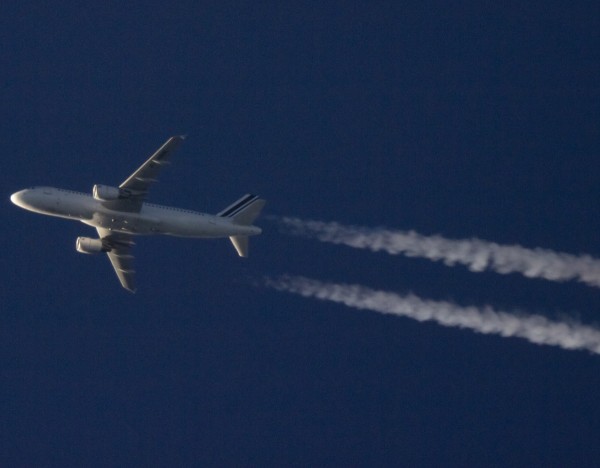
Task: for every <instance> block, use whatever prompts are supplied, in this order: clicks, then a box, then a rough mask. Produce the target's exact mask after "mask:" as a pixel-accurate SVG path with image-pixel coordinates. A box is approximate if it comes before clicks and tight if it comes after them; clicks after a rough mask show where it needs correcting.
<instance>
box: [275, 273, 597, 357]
mask: <svg viewBox="0 0 600 468" xmlns="http://www.w3.org/2000/svg"><path fill="white" fill-rule="evenodd" d="M265 285H266V286H268V287H271V288H274V289H276V290H279V291H287V292H290V293H294V294H299V295H301V296H304V297H312V298H315V299H320V300H323V301H332V302H337V303H341V304H345V305H347V306H348V307H353V308H355V309H365V310H371V311H374V312H380V313H382V314H392V315H399V316H402V317H409V318H412V319H415V320H418V321H419V322H425V321H434V322H437V323H439V324H440V325H443V326H445V327H459V328H468V329H470V330H473V331H475V332H477V333H484V334H494V335H500V336H503V337H519V338H525V339H526V340H528V341H530V342H531V343H535V344H538V345H551V346H558V347H560V348H563V349H569V350H576V349H580V350H587V351H590V352H592V353H595V354H600V329H598V328H594V327H591V326H586V325H582V324H580V323H578V322H575V321H572V322H553V321H551V320H548V319H547V318H546V317H543V316H541V315H516V314H513V313H509V312H504V311H499V310H495V309H494V308H492V307H491V306H483V307H475V306H469V307H462V306H459V305H456V304H454V303H451V302H444V301H432V300H426V299H421V298H419V297H417V296H415V295H414V294H408V295H406V296H401V295H399V294H394V293H390V292H385V291H376V290H373V289H369V288H366V287H364V286H360V285H349V284H339V283H323V282H321V281H318V280H313V279H310V278H305V277H301V276H284V277H280V278H266V279H265Z"/></svg>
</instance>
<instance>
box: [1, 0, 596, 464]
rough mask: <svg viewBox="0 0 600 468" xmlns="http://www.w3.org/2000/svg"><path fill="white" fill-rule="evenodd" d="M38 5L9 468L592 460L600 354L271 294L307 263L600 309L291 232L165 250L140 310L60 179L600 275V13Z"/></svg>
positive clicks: (13, 40)
mask: <svg viewBox="0 0 600 468" xmlns="http://www.w3.org/2000/svg"><path fill="white" fill-rule="evenodd" d="M68 3H69V2H62V3H61V6H60V7H57V5H56V4H55V3H53V2H25V3H24V4H13V5H12V6H5V7H4V9H3V15H2V19H1V20H0V21H1V27H0V44H2V53H1V54H0V66H1V69H2V73H1V75H0V76H1V77H2V91H1V97H2V115H3V119H2V122H3V123H2V126H0V132H1V136H2V141H3V144H4V163H3V169H2V171H0V184H1V185H0V186H1V187H2V189H3V193H4V203H2V204H1V205H0V209H1V210H2V219H3V220H4V226H5V228H4V229H3V230H2V231H1V234H0V235H1V239H0V240H1V241H2V245H3V249H2V258H3V268H2V278H1V279H2V287H1V289H0V291H1V294H0V298H1V304H2V307H1V310H2V313H1V314H0V333H1V335H0V343H1V344H0V352H1V354H0V366H1V374H0V375H1V379H2V380H1V382H0V414H1V415H2V416H1V417H0V462H1V463H2V464H9V463H10V464H12V465H32V464H34V465H54V466H65V465H69V464H70V465H80V466H81V465H90V464H102V465H107V464H108V465H113V464H114V465H124V464H125V465H131V464H142V465H148V464H150V465H154V464H158V465H164V466H173V465H189V464H199V465H221V466H222V465H238V466H239V465H259V466H260V465H271V466H281V465H289V464H297V465H316V466H323V465H337V466H348V465H355V466H357V465H358V466H365V465H369V466H385V465H390V466H391V465H403V466H440V465H446V466H448V465H450V466H452V465H454V466H485V465H512V466H533V465H536V466H566V465H569V466H591V465H594V464H596V463H597V460H598V459H599V457H600V449H599V448H598V440H599V438H600V424H599V423H598V421H600V405H599V404H598V394H599V392H600V377H599V376H600V373H599V365H600V358H598V357H597V356H593V355H590V354H589V353H586V352H570V351H564V350H561V349H559V348H554V347H547V346H535V345H532V344H530V343H528V342H526V341H524V340H520V339H505V338H499V337H495V336H483V335H478V334H475V333H472V332H470V331H463V330H458V329H454V328H443V327H440V326H438V325H435V324H432V323H426V324H420V323H417V322H414V321H411V320H409V319H404V318H397V317H389V316H382V315H378V314H376V313H373V312H367V311H355V310H352V309H348V308H346V307H344V306H341V305H335V304H330V303H323V302H316V301H313V300H310V299H303V298H300V297H296V296H293V295H288V294H284V293H279V292H274V291H271V290H267V289H263V288H256V287H253V286H252V285H251V284H252V282H253V281H254V280H256V279H257V278H261V277H262V276H263V275H271V276H275V275H278V274H284V273H289V274H294V275H306V276H309V277H313V278H318V279H320V280H323V281H337V282H347V283H359V284H363V285H365V286H368V287H372V288H376V289H383V290H388V291H394V292H398V293H406V292H409V291H412V292H414V293H415V294H418V295H419V296H420V297H424V298H430V299H435V300H453V301H456V302H457V303H460V304H463V305H469V304H474V305H483V304H493V305H494V306H497V307H499V308H503V309H507V310H521V311H528V312H535V313H539V314H542V315H545V316H547V317H549V318H557V317H562V318H564V317H574V318H578V319H579V320H581V321H582V322H584V323H587V324H593V323H598V322H599V321H598V315H597V314H598V305H599V303H600V301H599V297H600V296H599V295H600V291H598V290H597V289H593V288H590V287H586V286H584V285H581V284H577V283H564V284H559V283H550V282H546V281H543V280H533V279H525V278H523V277H522V276H519V275H506V276H502V275H497V274H494V273H481V274H475V273H471V272H469V271H468V270H467V269H466V268H463V267H455V268H448V267H446V266H444V265H443V264H439V263H430V262H428V261H426V260H421V259H409V258H404V257H392V256H388V255H385V254H382V253H377V254H376V253H369V252H366V251H357V250H352V249H349V248H347V247H342V246H332V245H325V244H321V243H318V242H316V241H311V240H305V239H300V238H295V237H290V236H287V235H284V234H282V233H280V232H279V230H278V228H277V226H276V225H275V224H274V223H272V222H269V221H268V220H263V221H262V222H260V223H259V224H261V225H262V227H263V228H264V233H263V235H262V236H260V237H259V238H256V239H253V241H252V245H251V257H250V258H249V259H246V260H244V259H240V258H238V257H237V256H236V255H235V252H234V250H233V248H232V247H231V245H230V244H229V242H228V241H225V240H218V241H194V240H180V239H172V238H142V239H139V242H138V245H136V261H137V270H138V274H137V280H138V287H139V288H138V293H137V294H136V295H130V294H128V293H127V292H125V291H124V290H122V289H121V288H120V286H119V283H118V281H117V279H116V277H115V276H114V273H113V272H112V269H111V266H110V264H109V262H108V260H107V259H105V258H102V257H97V258H94V257H89V256H83V255H79V254H77V253H76V251H75V239H76V237H77V236H80V235H93V234H94V232H93V230H92V229H91V228H89V227H88V226H85V225H83V224H78V223H74V222H67V221H64V220H60V219H56V218H48V217H42V216H37V215H34V214H32V213H28V212H25V211H22V210H19V209H18V208H16V207H15V206H13V205H12V204H11V203H10V201H9V196H10V194H11V193H12V192H15V191H17V190H20V189H22V188H25V187H28V186H32V185H53V186H58V187H64V188H72V189H75V190H81V191H88V190H90V191H91V188H92V186H93V184H95V183H105V184H113V185H116V184H118V183H120V182H122V181H123V180H124V179H125V178H126V177H127V176H128V175H129V174H130V173H131V172H132V171H133V170H134V169H136V168H137V167H138V166H139V165H140V164H141V162H143V161H144V159H145V158H146V157H148V156H149V155H150V154H151V153H152V152H153V151H154V150H155V149H156V148H157V147H158V146H159V145H160V144H162V143H163V142H164V141H165V140H166V138H167V137H168V136H170V135H173V134H179V133H187V134H188V135H189V138H188V139H187V140H186V142H185V143H184V144H183V145H182V147H181V148H180V150H179V152H178V153H177V154H176V155H175V158H174V161H173V162H174V163H173V165H172V166H170V167H169V168H168V170H166V171H165V172H164V173H163V174H162V177H161V181H160V183H158V184H157V185H156V186H155V187H154V188H153V191H152V193H151V195H150V200H151V201H153V202H156V203H164V204H170V205H177V206H182V207H186V208H192V209H197V210H200V211H207V212H217V211H219V210H220V209H222V208H223V207H225V206H226V205H228V204H229V203H230V202H232V201H233V200H235V199H236V198H237V197H239V196H240V195H242V194H243V193H246V192H255V193H259V194H261V195H262V196H264V197H265V198H267V199H268V205H267V208H266V212H267V213H268V214H273V215H294V216H299V217H302V218H314V219H323V220H336V221H339V222H342V223H347V224H357V225H363V226H387V227H390V228H395V229H402V230H409V229H414V230H416V231H417V232H420V233H422V234H426V235H429V234H435V233H439V234H442V235H444V236H445V237H449V238H468V237H479V238H482V239H487V240H490V241H495V242H498V243H501V244H521V245H524V246H526V247H543V248H546V249H552V250H555V251H565V252H570V253H573V254H579V253H587V254H590V255H593V256H595V257H600V247H599V246H598V245H599V243H598V240H599V239H600V225H599V223H598V218H599V215H600V210H599V208H598V206H599V204H598V200H599V199H600V186H599V182H598V181H599V172H600V163H599V162H598V154H599V150H600V133H599V118H598V116H599V104H600V102H599V99H600V91H599V87H598V82H599V71H600V70H599V67H600V65H599V63H600V61H599V58H600V57H599V52H598V50H599V49H598V43H599V39H600V38H599V37H598V36H599V33H598V31H599V30H600V9H599V7H598V4H597V2H592V1H589V2H587V1H583V2H576V5H572V4H570V3H569V2H545V3H544V4H543V5H542V4H540V5H539V6H535V5H528V4H522V3H521V2H515V3H513V4H512V5H509V6H481V5H480V4H478V3H471V2H458V3H456V2H455V3H453V4H452V5H450V4H448V3H447V2H415V4H413V5H406V4H403V5H400V2H370V3H369V2H367V3H363V2H360V3H347V2H318V3H317V2H299V3H297V4H296V5H290V4H289V3H286V2H284V4H280V2H274V3H263V2H260V3H259V4H258V5H257V4H255V3H254V2H212V3H208V4H206V5H202V4H200V3H199V2H189V3H188V4H185V3H184V2H179V3H177V4H176V5H174V6H173V5H167V4H166V3H164V2H141V3H139V4H138V5H135V6H132V5H128V6H124V5H123V4H122V3H117V2H113V3H112V4H111V3H108V2H101V3H100V4H98V3H87V4H86V3H81V2H73V3H72V4H70V5H69V4H68Z"/></svg>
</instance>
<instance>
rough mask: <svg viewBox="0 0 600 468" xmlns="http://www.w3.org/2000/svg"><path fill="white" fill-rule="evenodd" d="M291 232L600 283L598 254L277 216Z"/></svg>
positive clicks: (477, 268) (474, 267)
mask: <svg viewBox="0 0 600 468" xmlns="http://www.w3.org/2000/svg"><path fill="white" fill-rule="evenodd" d="M279 221H280V223H281V224H282V225H283V226H285V227H286V228H287V229H288V230H289V232H290V233H292V234H295V235H298V236H303V237H308V238H313V239H318V240H320V241H322V242H329V243H332V244H343V245H347V246H350V247H354V248H357V249H369V250H372V251H374V252H377V251H380V250H383V251H385V252H387V253H389V254H392V255H405V256H407V257H421V258H427V259H429V260H432V261H442V262H444V264H446V265H448V266H453V265H456V264H461V265H465V266H466V267H467V268H469V270H471V271H473V272H481V271H485V270H491V271H494V272H496V273H500V274H508V273H520V274H522V275H523V276H526V277H528V278H543V279H546V280H550V281H568V280H576V281H579V282H581V283H585V284H587V285H588V286H594V287H597V288H598V287H600V259H597V258H593V257H591V256H589V255H580V256H578V255H572V254H568V253H561V252H554V251H552V250H547V249H540V248H535V249H528V248H525V247H522V246H520V245H499V244H496V243H494V242H487V241H484V240H481V239H475V238H474V239H462V240H455V239H446V238H444V237H442V236H439V235H434V236H424V235H422V234H419V233H417V232H414V231H392V230H388V229H383V228H365V227H358V226H344V225H341V224H338V223H335V222H331V223H325V222H321V221H305V220H302V219H298V218H289V217H284V218H281V219H279Z"/></svg>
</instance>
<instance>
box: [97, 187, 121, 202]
mask: <svg viewBox="0 0 600 468" xmlns="http://www.w3.org/2000/svg"><path fill="white" fill-rule="evenodd" d="M92 194H93V195H94V198H95V199H96V200H100V201H110V200H118V199H119V198H127V197H129V193H128V192H127V191H125V190H122V189H120V188H117V187H110V186H108V185H99V184H96V185H94V189H93V190H92Z"/></svg>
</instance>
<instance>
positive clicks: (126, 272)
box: [97, 228, 135, 292]
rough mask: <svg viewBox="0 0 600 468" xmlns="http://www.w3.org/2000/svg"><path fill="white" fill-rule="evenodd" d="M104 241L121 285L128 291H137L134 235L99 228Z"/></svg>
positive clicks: (99, 233)
mask: <svg viewBox="0 0 600 468" xmlns="http://www.w3.org/2000/svg"><path fill="white" fill-rule="evenodd" d="M97 231H98V235H99V236H100V239H102V243H103V244H104V245H105V246H106V247H107V252H106V253H107V255H108V259H109V260H110V263H111V264H112V266H113V268H114V269H115V273H116V274H117V277H118V278H119V281H120V282H121V285H122V286H123V287H124V288H125V289H127V290H128V291H131V292H135V270H134V265H133V261H134V258H133V254H132V253H131V249H132V247H133V244H134V242H133V239H132V236H130V235H127V234H123V233H115V232H113V231H109V230H108V229H102V228H97Z"/></svg>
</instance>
